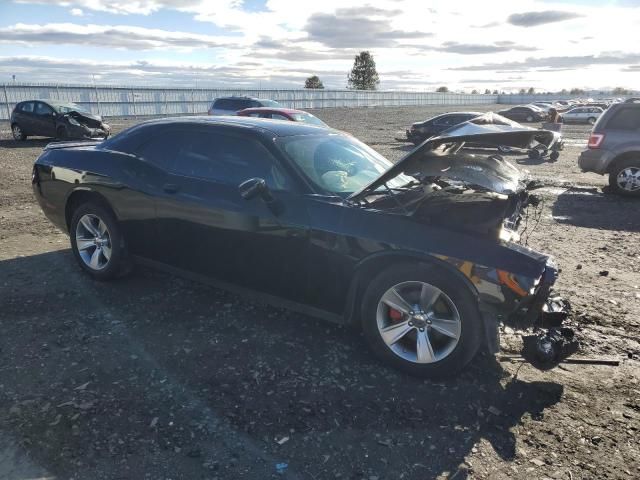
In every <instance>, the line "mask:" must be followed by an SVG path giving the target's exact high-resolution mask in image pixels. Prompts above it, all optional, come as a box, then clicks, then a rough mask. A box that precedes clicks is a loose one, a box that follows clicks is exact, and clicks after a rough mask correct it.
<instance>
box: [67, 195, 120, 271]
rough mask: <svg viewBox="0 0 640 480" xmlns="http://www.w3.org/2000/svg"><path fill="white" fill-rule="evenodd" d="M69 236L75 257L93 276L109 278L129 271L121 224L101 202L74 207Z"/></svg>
mask: <svg viewBox="0 0 640 480" xmlns="http://www.w3.org/2000/svg"><path fill="white" fill-rule="evenodd" d="M69 236H70V240H71V249H72V250H73V254H74V256H75V257H76V260H77V261H78V263H79V264H80V267H82V269H83V270H84V271H85V272H87V273H89V274H90V275H91V276H92V277H93V278H95V279H97V280H109V279H111V278H114V277H116V276H118V275H120V274H122V273H123V272H126V271H128V269H129V262H128V259H127V255H126V250H125V245H124V238H123V237H122V234H121V232H120V226H119V225H118V221H117V220H116V218H115V217H114V215H113V214H112V213H111V212H110V211H109V210H108V209H106V208H105V207H103V206H102V205H98V204H95V203H85V204H82V205H80V206H79V207H78V208H76V210H75V212H74V213H73V217H72V219H71V225H70V228H69Z"/></svg>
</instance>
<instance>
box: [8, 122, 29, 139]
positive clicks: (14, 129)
mask: <svg viewBox="0 0 640 480" xmlns="http://www.w3.org/2000/svg"><path fill="white" fill-rule="evenodd" d="M11 134H12V135H13V139H14V140H21V141H22V140H26V139H27V136H26V135H25V134H24V131H23V130H22V128H20V125H18V124H17V123H14V124H13V125H11Z"/></svg>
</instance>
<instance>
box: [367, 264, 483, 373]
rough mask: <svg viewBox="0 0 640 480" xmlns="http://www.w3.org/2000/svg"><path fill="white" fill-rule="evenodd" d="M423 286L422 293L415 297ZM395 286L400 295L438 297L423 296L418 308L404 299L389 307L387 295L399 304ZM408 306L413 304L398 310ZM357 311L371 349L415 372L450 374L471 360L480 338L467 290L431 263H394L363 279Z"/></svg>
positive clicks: (475, 305) (472, 300) (474, 302)
mask: <svg viewBox="0 0 640 480" xmlns="http://www.w3.org/2000/svg"><path fill="white" fill-rule="evenodd" d="M425 285H426V287H425ZM423 288H425V289H426V294H424V296H423V297H420V295H421V294H420V293H419V292H422V291H423ZM394 289H395V292H399V293H400V295H401V298H411V295H413V299H414V300H415V301H416V303H418V302H419V301H420V300H419V299H420V298H423V299H424V298H437V300H436V301H435V302H433V303H432V305H431V306H428V305H429V303H430V302H429V301H422V302H421V303H422V305H421V306H420V307H419V308H420V311H418V312H417V313H416V312H415V308H416V307H418V305H414V306H412V307H411V306H410V304H409V303H408V302H405V303H403V304H401V305H400V306H399V308H398V309H397V310H395V312H393V310H394V309H393V308H391V307H389V305H388V303H386V302H387V301H389V300H388V299H389V298H391V299H392V301H391V303H393V302H394V301H395V302H396V303H394V305H395V306H398V302H397V301H396V300H395V299H397V297H396V296H395V295H394V293H393V292H394ZM438 292H439V293H438ZM402 295H404V296H405V297H402ZM408 308H411V309H412V310H409V311H408V312H407V311H405V312H404V313H403V312H402V311H401V310H402V309H404V310H407V309H408ZM361 312H362V318H361V320H362V329H363V332H364V336H365V338H366V339H367V343H368V344H369V347H370V348H371V350H372V351H373V353H374V354H375V355H376V356H377V357H378V358H380V359H381V360H382V361H383V362H384V363H386V364H388V365H391V366H393V367H395V368H397V369H398V370H401V371H403V372H406V373H408V374H410V375H414V376H418V377H423V378H445V377H451V376H453V375H455V374H456V373H458V372H459V371H460V370H462V369H463V368H464V367H465V366H466V365H467V364H468V363H469V362H470V361H471V359H472V358H473V357H474V355H475V354H476V353H477V351H478V348H479V347H480V344H481V342H482V338H483V337H482V332H483V328H482V318H481V316H480V313H479V311H478V303H477V300H476V298H475V297H474V295H473V294H472V292H471V291H470V290H469V288H468V287H467V286H466V285H464V284H462V282H460V281H459V280H458V279H456V278H455V277H453V275H452V274H450V273H449V272H447V271H445V270H442V269H441V268H438V267H434V266H431V265H419V264H418V265H409V264H406V265H397V266H393V267H391V268H389V269H387V270H385V271H383V272H382V273H381V274H379V275H378V276H377V277H375V278H374V279H373V280H372V281H371V283H370V284H369V285H368V287H367V290H366V292H365V294H364V295H363V298H362V306H361ZM411 312H413V313H414V315H413V316H412V315H411ZM436 312H437V313H436ZM393 315H395V317H393ZM398 315H400V318H398ZM435 315H438V316H440V317H442V318H435ZM436 320H437V322H436ZM436 325H437V327H436ZM421 328H422V330H420V329H421ZM389 329H391V331H390V330H389ZM443 329H444V331H447V332H448V333H447V334H446V335H444V334H443V333H441V331H442V330H443ZM405 330H406V331H405ZM403 332H404V333H403ZM384 333H386V334H387V335H385V336H384V338H383V335H384ZM394 335H396V336H398V338H397V339H395V338H393V337H394ZM385 338H386V341H385ZM425 338H426V343H425ZM394 340H395V342H394ZM387 342H389V343H391V345H390V344H388V343H387ZM419 342H420V344H421V345H422V348H421V349H420V351H421V352H422V355H421V356H420V355H419V354H418V350H419V349H418V345H419Z"/></svg>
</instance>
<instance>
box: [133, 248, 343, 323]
mask: <svg viewBox="0 0 640 480" xmlns="http://www.w3.org/2000/svg"><path fill="white" fill-rule="evenodd" d="M132 259H133V261H134V262H135V263H136V264H138V265H144V266H147V267H150V268H154V269H157V270H161V271H164V272H167V273H170V274H172V275H176V276H178V277H183V278H186V279H188V280H192V281H194V282H198V283H204V284H205V285H209V286H211V287H214V288H219V289H221V290H226V291H228V292H231V293H235V294H237V295H244V296H247V297H250V298H251V299H253V300H255V301H256V302H258V303H263V304H268V305H272V306H275V307H282V308H286V309H287V310H291V311H294V312H297V313H301V314H303V315H308V316H310V317H315V318H319V319H321V320H326V321H328V322H332V323H337V324H339V325H345V324H346V321H345V319H344V318H343V317H341V316H340V315H336V314H335V313H331V312H328V311H326V310H322V309H320V308H315V307H310V306H308V305H305V304H303V303H298V302H294V301H291V300H287V299H284V298H281V297H277V296H275V295H270V294H268V293H263V292H258V291H256V290H253V289H250V288H246V287H240V286H238V285H234V284H231V283H227V282H223V281H220V280H216V279H214V278H211V277H207V276H206V275H201V274H199V273H194V272H190V271H188V270H184V269H182V268H177V267H173V266H171V265H167V264H165V263H162V262H158V261H155V260H149V259H148V258H143V257H139V256H137V255H134V256H133V258H132Z"/></svg>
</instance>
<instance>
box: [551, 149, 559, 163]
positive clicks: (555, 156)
mask: <svg viewBox="0 0 640 480" xmlns="http://www.w3.org/2000/svg"><path fill="white" fill-rule="evenodd" d="M558 158H560V152H558V151H557V150H554V151H553V152H551V153H550V154H549V160H550V161H552V162H555V161H557V160H558Z"/></svg>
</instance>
